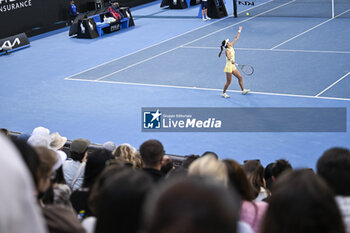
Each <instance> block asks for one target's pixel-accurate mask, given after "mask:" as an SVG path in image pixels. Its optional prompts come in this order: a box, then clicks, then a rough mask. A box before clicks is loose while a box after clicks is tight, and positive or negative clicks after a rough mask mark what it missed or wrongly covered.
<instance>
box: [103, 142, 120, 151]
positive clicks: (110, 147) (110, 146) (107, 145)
mask: <svg viewBox="0 0 350 233" xmlns="http://www.w3.org/2000/svg"><path fill="white" fill-rule="evenodd" d="M103 148H104V149H106V150H108V151H110V152H111V153H114V151H115V149H116V148H117V146H116V145H115V143H114V142H111V141H108V142H105V143H103Z"/></svg>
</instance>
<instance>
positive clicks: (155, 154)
mask: <svg viewBox="0 0 350 233" xmlns="http://www.w3.org/2000/svg"><path fill="white" fill-rule="evenodd" d="M139 151H140V155H141V158H142V162H143V167H145V168H153V169H157V170H160V168H161V165H162V160H163V156H164V153H165V151H164V148H163V145H162V143H161V142H160V141H158V140H148V141H145V142H144V143H142V145H141V146H140V150H139Z"/></svg>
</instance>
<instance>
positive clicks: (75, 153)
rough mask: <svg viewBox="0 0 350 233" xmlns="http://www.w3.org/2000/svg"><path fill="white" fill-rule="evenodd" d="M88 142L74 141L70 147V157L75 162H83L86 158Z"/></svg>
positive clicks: (79, 139)
mask: <svg viewBox="0 0 350 233" xmlns="http://www.w3.org/2000/svg"><path fill="white" fill-rule="evenodd" d="M89 145H90V141H89V140H87V139H82V138H78V139H75V140H74V141H73V142H72V143H71V145H70V149H69V151H70V157H71V158H72V159H73V160H75V161H83V160H84V158H85V157H86V156H87V151H88V147H89Z"/></svg>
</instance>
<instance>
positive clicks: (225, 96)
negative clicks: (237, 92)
mask: <svg viewBox="0 0 350 233" xmlns="http://www.w3.org/2000/svg"><path fill="white" fill-rule="evenodd" d="M221 96H222V97H224V98H230V96H229V95H228V94H226V93H222V94H221Z"/></svg>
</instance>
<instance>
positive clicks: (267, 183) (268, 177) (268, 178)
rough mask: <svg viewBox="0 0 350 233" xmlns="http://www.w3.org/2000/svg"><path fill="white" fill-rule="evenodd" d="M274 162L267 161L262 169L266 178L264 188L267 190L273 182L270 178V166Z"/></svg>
mask: <svg viewBox="0 0 350 233" xmlns="http://www.w3.org/2000/svg"><path fill="white" fill-rule="evenodd" d="M274 164H275V163H269V164H268V165H267V166H266V167H265V170H264V178H265V180H266V188H267V189H268V190H271V186H272V183H273V180H272V167H273V165H274Z"/></svg>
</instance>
